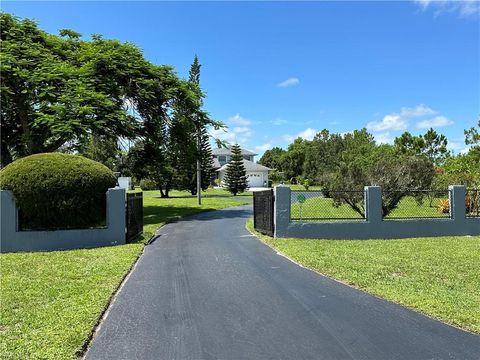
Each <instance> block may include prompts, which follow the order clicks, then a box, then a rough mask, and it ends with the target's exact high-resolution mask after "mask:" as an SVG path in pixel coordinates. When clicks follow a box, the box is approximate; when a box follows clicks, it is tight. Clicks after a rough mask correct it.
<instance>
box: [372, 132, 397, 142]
mask: <svg viewBox="0 0 480 360" xmlns="http://www.w3.org/2000/svg"><path fill="white" fill-rule="evenodd" d="M393 140H394V139H393V137H392V136H391V135H390V133H389V132H388V131H387V132H384V133H379V134H375V141H376V142H377V143H378V144H392V143H393Z"/></svg>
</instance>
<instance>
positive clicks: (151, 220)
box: [143, 189, 252, 240]
mask: <svg viewBox="0 0 480 360" xmlns="http://www.w3.org/2000/svg"><path fill="white" fill-rule="evenodd" d="M202 195H203V197H202V205H197V198H196V196H193V195H191V194H190V193H189V192H186V191H172V192H170V196H171V198H164V199H162V198H161V197H160V192H159V191H158V190H152V191H145V192H144V193H143V221H144V226H143V231H144V234H143V239H144V240H148V239H149V238H150V237H151V236H152V235H153V234H154V233H155V230H156V229H158V228H159V227H160V226H162V225H164V224H165V223H167V222H171V221H175V220H178V219H180V218H182V217H184V216H188V215H193V214H197V213H199V212H203V211H208V210H215V209H223V208H226V207H231V206H238V205H243V204H248V203H249V202H251V198H252V193H251V192H245V193H243V194H238V195H237V196H231V194H230V193H229V192H227V191H225V190H222V189H208V190H207V191H205V192H202Z"/></svg>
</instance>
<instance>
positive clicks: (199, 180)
mask: <svg viewBox="0 0 480 360" xmlns="http://www.w3.org/2000/svg"><path fill="white" fill-rule="evenodd" d="M196 128H197V201H198V205H202V165H201V162H200V157H201V156H202V149H201V145H202V144H201V139H200V137H201V134H200V125H199V124H198V123H197V126H196Z"/></svg>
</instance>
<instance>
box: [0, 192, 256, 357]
mask: <svg viewBox="0 0 480 360" xmlns="http://www.w3.org/2000/svg"><path fill="white" fill-rule="evenodd" d="M171 195H172V196H173V197H172V198H168V199H161V198H160V193H159V192H158V191H146V192H145V193H144V235H143V237H142V238H141V239H139V241H137V242H136V243H132V244H126V245H119V246H111V247H103V248H96V249H82V250H68V251H53V252H36V253H10V254H1V255H0V272H1V280H0V305H1V307H0V359H75V358H77V356H76V354H77V352H79V351H81V350H82V347H83V345H84V344H85V342H86V340H87V339H88V337H89V336H90V334H91V332H92V330H93V328H94V327H95V324H96V323H97V321H98V320H99V317H100V315H101V314H102V312H103V310H104V309H105V307H106V306H107V305H108V303H109V299H110V297H111V296H112V294H113V293H114V292H115V290H116V289H117V287H118V286H119V284H120V283H121V281H122V279H123V278H124V276H125V275H126V274H127V273H128V271H129V270H130V268H131V267H132V266H133V264H134V263H135V261H136V259H137V258H138V256H139V255H140V254H141V252H142V250H143V247H144V244H143V242H144V241H146V240H148V239H149V238H150V237H151V236H152V235H153V233H154V232H155V230H156V229H157V228H158V227H160V226H162V225H163V224H165V223H166V222H169V221H173V220H177V219H180V218H182V217H184V216H187V215H191V214H196V213H199V212H202V211H209V210H214V209H221V208H225V207H229V206H236V205H241V204H247V203H249V202H251V198H250V195H248V194H245V196H236V197H232V196H230V194H229V193H227V192H225V191H223V190H208V191H207V192H206V193H205V195H207V197H205V198H203V199H202V205H201V206H198V205H197V200H196V198H195V197H193V196H191V195H190V194H188V193H186V192H177V191H173V192H172V193H171Z"/></svg>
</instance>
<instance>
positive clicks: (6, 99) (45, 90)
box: [0, 13, 223, 196]
mask: <svg viewBox="0 0 480 360" xmlns="http://www.w3.org/2000/svg"><path fill="white" fill-rule="evenodd" d="M0 31H1V33H0V36H1V47H2V51H1V54H0V56H1V58H0V61H1V68H0V71H1V74H2V82H1V103H2V106H1V112H0V115H1V145H0V147H1V148H0V151H1V166H2V167H3V166H5V165H7V164H8V163H10V162H12V161H14V160H15V159H18V158H21V157H24V156H27V155H30V154H35V153H42V152H53V151H62V152H69V153H78V154H81V155H84V156H86V157H88V158H91V159H94V160H96V161H99V162H101V163H104V164H105V165H107V166H109V167H110V168H111V169H112V170H114V171H118V172H122V173H123V174H125V175H133V176H135V178H136V179H138V180H140V179H148V180H150V181H151V182H153V183H154V184H155V185H156V187H157V188H159V189H161V192H162V196H168V192H169V190H170V189H172V188H176V189H182V190H189V191H191V192H192V193H195V191H196V187H195V182H196V180H195V179H196V174H195V170H196V169H195V168H196V161H197V159H200V160H201V166H202V187H207V186H208V183H209V181H210V176H211V173H210V171H211V166H212V163H211V149H210V138H209V135H208V132H207V128H209V127H214V128H220V127H223V125H222V124H221V123H220V122H217V121H215V120H213V119H211V118H210V116H209V114H208V113H207V112H206V111H205V110H204V109H203V97H204V93H203V92H202V90H201V88H200V83H199V79H200V64H199V61H198V58H197V57H195V59H194V62H193V64H192V68H191V70H190V78H189V79H181V78H179V77H178V76H177V74H176V73H175V72H174V69H173V68H172V67H170V66H166V65H155V64H152V63H151V62H149V61H148V60H146V59H145V57H144V55H143V53H142V51H141V50H140V49H139V48H137V47H136V46H135V45H133V44H131V43H122V42H120V41H118V40H110V39H104V38H103V37H102V36H101V35H97V34H94V35H92V38H91V40H83V39H82V38H81V35H80V34H79V33H77V32H75V31H72V30H67V29H64V30H61V31H60V32H59V35H52V34H48V33H46V32H44V31H42V30H40V29H39V28H38V26H37V24H36V23H35V22H34V21H32V20H28V19H19V18H16V17H14V16H12V15H10V14H7V13H0ZM197 139H199V140H200V148H198V147H197Z"/></svg>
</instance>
